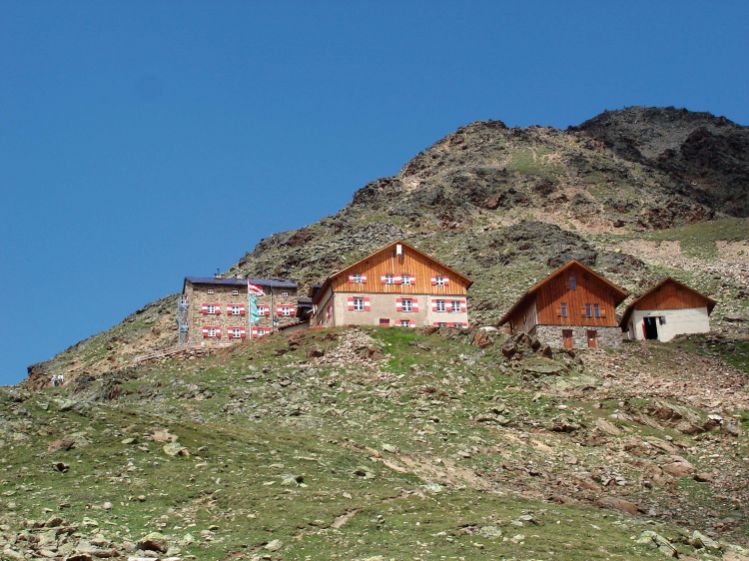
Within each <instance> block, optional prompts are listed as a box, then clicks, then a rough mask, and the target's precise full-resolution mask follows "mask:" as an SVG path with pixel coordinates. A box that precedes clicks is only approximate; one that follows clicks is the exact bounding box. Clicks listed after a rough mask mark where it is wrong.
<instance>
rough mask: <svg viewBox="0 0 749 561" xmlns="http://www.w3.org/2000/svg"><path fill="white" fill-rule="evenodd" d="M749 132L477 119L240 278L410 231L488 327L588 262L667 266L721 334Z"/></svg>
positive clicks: (671, 115)
mask: <svg viewBox="0 0 749 561" xmlns="http://www.w3.org/2000/svg"><path fill="white" fill-rule="evenodd" d="M748 138H749V128H747V127H744V126H739V125H736V124H734V123H732V122H730V121H728V120H727V119H725V118H723V117H713V116H712V115H709V114H706V113H692V112H689V111H686V110H677V109H673V108H665V109H657V108H629V109H624V110H620V111H611V112H606V113H603V114H602V115H599V116H598V117H595V118H594V119H591V120H590V121H587V122H585V123H583V124H582V125H581V126H580V127H573V128H571V129H568V130H566V131H562V130H557V129H552V128H546V127H529V128H526V129H519V128H508V127H506V126H505V125H504V124H503V123H501V122H499V121H486V122H476V123H473V124H471V125H468V126H466V127H463V128H461V129H459V130H457V131H456V132H454V133H452V134H450V135H448V136H446V137H445V138H443V139H442V140H440V141H438V142H437V143H435V144H434V145H433V146H431V147H429V148H428V149H426V150H424V151H423V152H421V153H420V154H418V155H417V156H416V157H415V158H413V159H412V160H411V161H409V162H408V163H407V164H406V165H405V166H404V167H403V169H402V170H401V171H400V172H399V173H398V175H396V176H395V177H387V178H382V179H378V180H376V181H373V182H371V183H369V184H368V185H366V186H364V187H363V188H361V189H359V190H358V191H357V192H356V193H355V194H354V197H353V200H352V202H351V204H349V205H348V206H347V207H346V208H344V209H342V210H341V211H340V212H338V213H336V214H334V215H332V216H330V217H327V218H324V219H323V220H321V221H319V222H318V223H315V224H312V225H309V226H305V227H303V228H300V229H298V230H294V231H290V232H283V233H279V234H274V235H272V236H270V237H268V238H266V239H264V240H262V241H261V242H260V243H259V244H258V245H257V246H256V247H255V248H254V249H253V250H252V251H251V252H249V253H247V254H246V255H245V256H243V257H242V258H241V259H240V260H239V261H238V263H237V264H236V265H235V266H234V267H232V268H231V269H230V270H229V271H228V272H227V274H231V275H233V274H238V275H245V274H249V275H255V276H265V277H288V278H292V279H294V280H296V281H298V282H299V283H300V285H301V286H302V287H303V288H306V287H307V286H309V285H310V284H312V283H315V282H319V281H321V280H322V279H324V278H325V276H327V274H329V273H330V272H331V271H333V270H336V269H338V268H340V267H342V266H344V265H345V264H346V263H348V262H350V261H351V260H354V259H357V258H359V257H362V256H363V255H365V254H367V253H368V252H370V251H372V250H374V249H376V248H377V247H379V246H381V245H384V244H386V243H388V242H390V241H392V240H393V239H395V238H404V239H407V240H409V241H410V242H411V243H413V244H415V245H416V246H418V247H420V248H422V249H424V250H426V251H428V252H432V253H434V254H435V255H436V256H437V257H438V258H440V259H441V260H443V261H445V262H446V263H448V264H449V265H451V266H454V267H456V268H458V269H460V270H461V271H463V272H465V273H467V274H468V275H470V276H471V277H472V278H473V279H474V281H475V285H474V288H473V289H472V293H471V296H470V298H471V309H472V310H473V312H475V313H473V318H474V319H476V320H477V321H478V322H481V323H489V324H491V323H492V322H494V321H496V320H497V319H498V318H499V317H500V316H501V314H502V312H503V311H504V310H505V309H507V307H508V306H509V305H510V303H511V302H512V299H513V298H515V297H516V296H517V295H518V294H520V293H522V292H523V291H524V290H525V288H526V287H527V285H528V284H529V283H530V282H533V281H534V280H536V279H538V278H540V276H541V275H543V274H545V273H546V272H548V271H549V270H550V269H551V268H553V267H555V266H556V265H558V264H559V263H560V262H561V261H563V260H564V259H567V258H569V257H577V258H579V259H581V260H582V261H584V262H586V263H588V264H590V265H593V266H595V267H597V268H599V269H601V270H602V271H603V272H604V273H606V274H609V275H611V276H612V278H614V280H615V281H617V282H619V283H620V284H621V285H623V286H625V287H626V288H628V289H630V290H632V291H634V292H637V291H639V290H641V289H642V287H643V285H644V284H647V283H649V282H652V281H654V280H655V279H656V278H657V277H659V276H661V275H663V274H672V275H674V276H676V277H678V278H681V279H682V280H685V281H687V282H690V283H693V284H695V285H696V286H697V287H698V288H701V289H703V290H705V291H707V292H708V293H710V294H711V295H713V296H714V297H716V298H717V299H718V300H720V301H721V303H722V305H721V306H720V307H719V308H718V310H717V311H716V320H717V321H716V325H717V326H718V327H719V328H720V327H721V325H722V319H723V317H724V316H725V315H728V316H729V317H734V316H736V317H742V316H743V315H745V314H746V313H747V307H746V306H747V304H746V300H747V299H746V298H745V296H746V294H747V291H749V286H748V285H747V283H748V282H749V281H748V280H747V278H748V277H749V274H748V273H747V271H748V270H749V269H748V268H749V265H748V264H747V262H748V261H749V258H747V254H749V248H748V247H747V244H748V243H749V223H747V220H746V217H747V216H748V215H749V207H747V204H749V203H747V201H749V180H747V169H749V149H747V143H748V142H749V141H748V140H747V139H748ZM700 139H702V140H700ZM706 139H707V140H706ZM690 225H691V226H690ZM683 226H688V227H687V228H683ZM690 228H691V229H690ZM645 256H647V258H645ZM177 280H178V279H177ZM175 282H176V281H175ZM173 310H174V299H173V297H172V298H171V299H170V298H165V299H163V300H160V301H158V302H156V303H154V304H151V305H148V306H146V307H144V308H143V309H142V310H139V311H138V312H136V313H135V314H134V315H133V316H131V317H129V318H127V319H126V320H125V321H124V322H123V323H122V324H120V325H118V326H116V327H114V328H113V329H111V330H108V331H106V332H103V333H101V334H98V335H96V336H94V337H92V338H90V339H88V340H86V341H83V342H81V343H78V344H77V345H75V346H73V347H71V348H70V349H67V350H66V351H64V352H63V353H61V354H59V355H57V356H56V357H55V358H53V359H52V360H51V361H48V362H45V363H41V364H38V365H35V366H34V367H32V368H31V369H30V379H31V381H32V382H33V381H34V380H46V379H48V377H49V375H50V374H51V373H54V372H67V373H68V374H69V375H74V376H75V375H78V374H81V373H88V374H100V373H103V372H107V371H109V370H112V369H118V368H124V367H126V366H127V365H129V364H131V363H132V361H133V359H135V358H137V357H139V356H142V355H144V354H147V353H149V352H151V351H154V350H158V349H164V348H168V347H170V346H172V345H174V343H175V342H176V330H175V328H174V327H175V321H174V320H175V317H174V311H173Z"/></svg>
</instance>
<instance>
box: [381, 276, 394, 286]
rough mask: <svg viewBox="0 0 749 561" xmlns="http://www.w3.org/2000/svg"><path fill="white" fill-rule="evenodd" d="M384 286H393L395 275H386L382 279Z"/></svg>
mask: <svg viewBox="0 0 749 561" xmlns="http://www.w3.org/2000/svg"><path fill="white" fill-rule="evenodd" d="M383 280H384V282H385V284H395V275H391V274H387V275H385V276H384V277H383Z"/></svg>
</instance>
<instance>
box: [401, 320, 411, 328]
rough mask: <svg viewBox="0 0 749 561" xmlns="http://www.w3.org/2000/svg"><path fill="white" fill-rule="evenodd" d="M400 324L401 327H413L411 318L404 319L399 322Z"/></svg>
mask: <svg viewBox="0 0 749 561" xmlns="http://www.w3.org/2000/svg"><path fill="white" fill-rule="evenodd" d="M398 325H400V326H401V327H411V320H409V319H402V320H400V321H399V322H398Z"/></svg>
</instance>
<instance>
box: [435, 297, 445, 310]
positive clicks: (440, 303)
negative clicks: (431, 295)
mask: <svg viewBox="0 0 749 561" xmlns="http://www.w3.org/2000/svg"><path fill="white" fill-rule="evenodd" d="M434 311H435V312H444V311H445V301H444V300H435V301H434Z"/></svg>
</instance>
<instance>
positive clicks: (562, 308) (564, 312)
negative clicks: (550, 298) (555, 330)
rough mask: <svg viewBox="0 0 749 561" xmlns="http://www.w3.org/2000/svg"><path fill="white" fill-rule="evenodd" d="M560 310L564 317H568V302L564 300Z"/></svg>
mask: <svg viewBox="0 0 749 561" xmlns="http://www.w3.org/2000/svg"><path fill="white" fill-rule="evenodd" d="M559 312H560V314H561V315H562V317H563V318H566V317H567V304H565V303H564V302H562V303H561V304H560V306H559Z"/></svg>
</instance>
